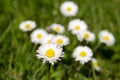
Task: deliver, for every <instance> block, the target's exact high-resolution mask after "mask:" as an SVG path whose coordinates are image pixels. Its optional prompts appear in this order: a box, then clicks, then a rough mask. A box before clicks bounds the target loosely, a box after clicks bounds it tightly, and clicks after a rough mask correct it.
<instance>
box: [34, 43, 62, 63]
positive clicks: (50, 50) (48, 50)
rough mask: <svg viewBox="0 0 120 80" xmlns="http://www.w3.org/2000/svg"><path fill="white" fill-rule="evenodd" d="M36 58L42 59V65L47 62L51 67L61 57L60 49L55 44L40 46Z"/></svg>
mask: <svg viewBox="0 0 120 80" xmlns="http://www.w3.org/2000/svg"><path fill="white" fill-rule="evenodd" d="M37 53H38V54H37V55H36V56H37V58H39V59H42V60H43V63H44V62H46V61H48V62H49V63H51V64H52V65H53V64H54V63H55V62H57V60H60V57H62V54H63V52H62V48H61V47H60V46H58V45H56V44H45V45H41V46H40V47H39V48H38V50H37Z"/></svg>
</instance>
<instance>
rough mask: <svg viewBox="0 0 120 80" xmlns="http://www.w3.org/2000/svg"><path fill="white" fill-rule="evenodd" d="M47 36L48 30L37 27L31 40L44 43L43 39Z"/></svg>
mask: <svg viewBox="0 0 120 80" xmlns="http://www.w3.org/2000/svg"><path fill="white" fill-rule="evenodd" d="M46 36H47V32H46V31H45V30H43V29H36V30H34V31H33V32H32V34H31V41H32V42H33V43H35V44H40V43H42V40H43V39H44V38H45V37H46Z"/></svg>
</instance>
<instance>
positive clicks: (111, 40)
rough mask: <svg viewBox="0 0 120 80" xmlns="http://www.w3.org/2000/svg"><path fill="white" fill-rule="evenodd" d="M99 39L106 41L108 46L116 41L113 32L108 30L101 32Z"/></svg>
mask: <svg viewBox="0 0 120 80" xmlns="http://www.w3.org/2000/svg"><path fill="white" fill-rule="evenodd" d="M99 40H100V42H102V43H105V44H106V45H107V46H112V45H113V44H114V43H115V38H114V36H113V34H112V33H110V32H108V31H107V30H103V31H100V32H99Z"/></svg>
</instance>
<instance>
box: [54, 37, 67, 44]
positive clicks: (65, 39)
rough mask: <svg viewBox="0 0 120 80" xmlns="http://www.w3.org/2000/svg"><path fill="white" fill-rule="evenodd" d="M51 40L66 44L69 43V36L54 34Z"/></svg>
mask: <svg viewBox="0 0 120 80" xmlns="http://www.w3.org/2000/svg"><path fill="white" fill-rule="evenodd" d="M53 41H54V43H55V44H57V45H60V46H66V45H68V44H69V38H68V37H66V36H63V35H56V36H55V37H54V40H53Z"/></svg>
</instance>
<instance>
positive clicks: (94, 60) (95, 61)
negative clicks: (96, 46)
mask: <svg viewBox="0 0 120 80" xmlns="http://www.w3.org/2000/svg"><path fill="white" fill-rule="evenodd" d="M92 65H93V67H94V68H95V70H96V71H100V70H101V68H100V66H99V64H98V61H97V59H95V58H92Z"/></svg>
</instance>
